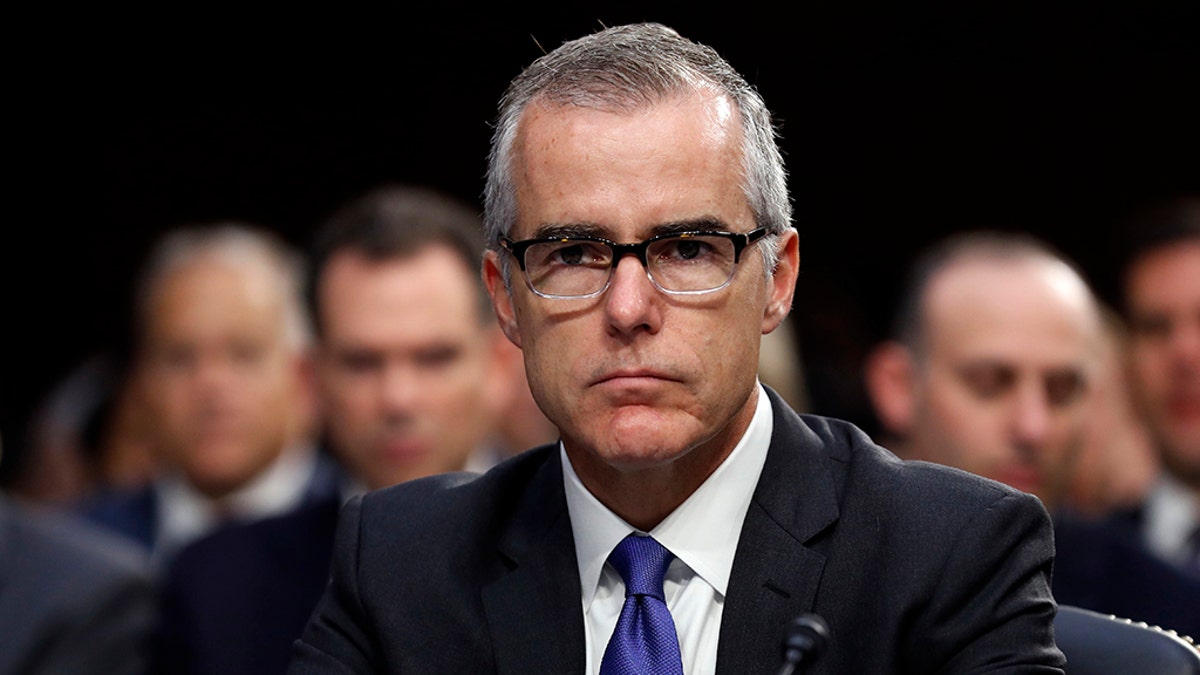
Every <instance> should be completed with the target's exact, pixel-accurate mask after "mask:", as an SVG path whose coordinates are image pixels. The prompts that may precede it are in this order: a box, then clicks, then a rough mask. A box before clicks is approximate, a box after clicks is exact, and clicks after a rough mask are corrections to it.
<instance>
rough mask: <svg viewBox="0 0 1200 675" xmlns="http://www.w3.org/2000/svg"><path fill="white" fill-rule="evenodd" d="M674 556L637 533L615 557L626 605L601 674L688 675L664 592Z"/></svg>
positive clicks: (611, 559)
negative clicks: (685, 671)
mask: <svg viewBox="0 0 1200 675" xmlns="http://www.w3.org/2000/svg"><path fill="white" fill-rule="evenodd" d="M674 557H675V556H674V555H672V554H671V552H670V551H668V550H667V549H665V548H663V545H662V544H660V543H658V542H657V541H655V540H654V539H652V538H650V537H642V536H639V535H638V534H637V533H634V534H630V535H629V536H627V537H625V538H624V539H623V540H621V543H620V544H617V547H616V548H614V549H613V552H612V553H611V554H609V556H608V562H609V564H610V565H612V566H613V568H614V569H616V570H617V573H618V574H620V575H621V578H622V579H624V580H625V604H624V605H623V606H622V607H621V616H619V617H617V625H616V628H615V629H614V630H613V634H612V637H611V638H610V639H609V641H608V646H607V647H606V648H605V650H604V658H603V659H602V660H601V663H600V675H646V674H647V673H653V674H654V675H683V660H682V658H681V656H680V653H679V638H678V636H677V635H676V634H675V621H674V620H673V619H672V618H671V611H670V610H669V609H667V603H666V601H665V598H664V594H663V577H664V576H666V574H667V567H668V566H670V564H671V559H672V558H674Z"/></svg>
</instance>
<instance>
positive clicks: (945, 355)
mask: <svg viewBox="0 0 1200 675" xmlns="http://www.w3.org/2000/svg"><path fill="white" fill-rule="evenodd" d="M1102 321H1103V319H1102V315H1101V311H1100V306H1099V304H1098V302H1097V301H1096V299H1095V297H1094V296H1093V294H1092V292H1091V290H1090V288H1089V287H1088V284H1087V282H1086V281H1085V280H1084V278H1083V277H1082V276H1081V275H1080V273H1079V272H1078V271H1077V270H1076V269H1075V268H1074V267H1073V266H1072V265H1071V264H1070V263H1069V262H1068V261H1067V260H1066V259H1065V258H1063V257H1062V256H1061V255H1060V254H1058V253H1057V252H1055V251H1053V250H1052V249H1051V248H1050V247H1049V246H1047V245H1046V244H1045V243H1044V242H1041V241H1038V240H1036V239H1034V238H1032V237H1028V236H1024V235H1019V234H1001V233H991V232H971V233H966V234H962V235H958V236H956V237H951V238H950V239H948V240H946V241H943V242H940V243H939V244H938V245H937V246H935V247H933V248H932V249H931V250H929V251H927V252H926V253H925V255H924V256H923V257H922V258H921V259H920V260H919V261H918V262H917V263H916V265H915V266H914V269H913V271H912V274H911V278H910V282H909V286H908V287H907V290H906V293H905V294H904V295H903V296H902V301H901V304H900V308H899V311H898V313H897V321H896V327H895V329H894V332H893V338H892V339H891V340H888V341H886V342H884V343H882V344H880V345H879V346H877V347H876V349H875V350H874V351H873V353H872V354H871V355H870V357H869V358H868V362H867V366H866V371H865V377H866V383H867V389H868V392H869V394H870V396H871V399H872V401H873V403H874V405H875V409H876V411H877V413H878V416H879V419H880V421H881V423H882V425H883V426H884V428H885V429H886V430H887V433H888V434H889V435H891V436H893V438H892V439H891V442H890V445H889V447H892V448H894V449H895V451H896V452H897V454H899V455H901V456H903V457H905V458H907V459H918V460H925V461H930V462H936V463H939V464H946V465H949V466H954V467H957V468H960V469H963V470H966V471H970V472H972V473H976V474H979V475H982V476H985V477H988V478H992V479H994V480H998V481H1000V482H1003V483H1007V484H1009V485H1011V486H1013V487H1016V488H1018V489H1020V490H1022V491H1025V492H1029V493H1032V494H1034V495H1036V496H1037V497H1038V498H1040V499H1041V500H1042V502H1043V503H1044V504H1045V505H1046V507H1047V510H1049V511H1050V513H1051V514H1052V515H1053V516H1054V518H1055V538H1056V549H1057V556H1056V559H1055V566H1054V576H1053V583H1054V593H1055V597H1056V599H1057V600H1058V601H1059V602H1060V603H1063V604H1070V605H1078V606H1082V607H1085V608H1087V609H1092V610H1096V611H1102V612H1105V613H1111V614H1117V615H1119V616H1123V617H1126V618H1131V619H1134V620H1138V621H1147V622H1149V623H1156V624H1158V625H1162V626H1164V627H1167V628H1172V629H1176V630H1179V631H1181V632H1188V633H1189V634H1195V633H1194V632H1192V631H1196V630H1197V628H1198V626H1197V622H1198V618H1197V614H1196V613H1195V611H1194V610H1195V608H1196V607H1200V584H1196V583H1193V582H1192V580H1189V579H1187V578H1186V577H1183V576H1182V575H1179V574H1177V573H1175V571H1174V570H1171V569H1170V568H1169V567H1167V566H1165V565H1161V564H1159V563H1158V561H1156V560H1153V559H1152V558H1150V557H1149V556H1145V555H1143V554H1141V553H1140V552H1139V551H1137V550H1136V548H1134V547H1131V546H1127V545H1125V544H1124V543H1123V542H1121V541H1120V540H1119V539H1117V538H1115V537H1112V536H1109V535H1108V533H1106V532H1104V531H1103V530H1102V529H1101V528H1099V527H1097V526H1096V525H1095V524H1094V523H1092V522H1090V521H1087V520H1084V519H1083V518H1080V517H1078V515H1076V514H1074V513H1073V512H1072V509H1071V508H1070V507H1069V506H1068V505H1067V503H1066V501H1065V499H1066V496H1067V494H1068V490H1069V488H1070V486H1071V483H1072V480H1073V479H1074V471H1075V468H1076V465H1077V462H1078V458H1079V453H1080V451H1081V448H1082V447H1083V442H1084V439H1085V434H1086V430H1087V425H1088V423H1089V418H1088V414H1089V412H1090V411H1091V410H1092V409H1093V408H1091V407H1090V406H1089V398H1088V396H1089V387H1092V386H1094V383H1095V380H1096V379H1097V376H1098V374H1099V373H1100V367H1101V365H1102V363H1101V356H1102V352H1101V349H1102V348H1103V346H1104V343H1103V342H1102V340H1103V339H1104V337H1105V333H1104V330H1105V326H1104V324H1103V323H1102Z"/></svg>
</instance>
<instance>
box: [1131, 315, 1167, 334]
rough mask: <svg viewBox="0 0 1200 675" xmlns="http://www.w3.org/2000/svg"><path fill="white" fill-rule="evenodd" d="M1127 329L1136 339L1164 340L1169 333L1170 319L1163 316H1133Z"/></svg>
mask: <svg viewBox="0 0 1200 675" xmlns="http://www.w3.org/2000/svg"><path fill="white" fill-rule="evenodd" d="M1129 328H1130V331H1131V332H1132V333H1133V334H1134V335H1135V336H1137V337H1142V338H1164V337H1166V336H1167V335H1169V334H1170V333H1171V319H1170V317H1168V316H1166V315H1163V314H1148V315H1143V316H1135V317H1134V318H1133V320H1132V321H1130V323H1129Z"/></svg>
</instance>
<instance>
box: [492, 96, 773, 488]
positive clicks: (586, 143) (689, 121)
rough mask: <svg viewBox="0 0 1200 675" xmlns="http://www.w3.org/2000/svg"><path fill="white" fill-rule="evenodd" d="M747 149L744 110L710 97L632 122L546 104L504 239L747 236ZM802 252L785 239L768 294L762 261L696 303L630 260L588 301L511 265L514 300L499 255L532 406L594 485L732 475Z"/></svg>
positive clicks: (505, 311) (501, 306) (750, 258)
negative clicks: (544, 286)
mask: <svg viewBox="0 0 1200 675" xmlns="http://www.w3.org/2000/svg"><path fill="white" fill-rule="evenodd" d="M740 141H741V131H740V127H739V123H738V119H737V113H736V112H735V110H734V108H733V107H732V106H731V105H730V104H729V103H728V102H727V101H726V100H725V99H723V98H719V97H716V96H711V95H707V96H703V97H700V96H695V97H690V98H685V99H682V100H671V101H666V102H663V103H660V104H656V105H654V106H652V107H650V108H648V109H643V110H638V111H635V112H632V113H610V112H602V111H598V110H590V109H583V108H574V107H567V108H562V107H551V106H546V105H539V104H537V103H535V104H534V105H533V106H531V107H530V108H529V109H528V110H527V111H526V112H525V114H524V118H523V120H522V125H521V129H520V133H519V137H518V141H517V148H516V153H515V160H514V161H515V167H514V175H515V183H516V190H517V198H518V219H517V223H516V225H515V226H514V228H513V231H512V232H510V233H509V236H510V237H511V238H512V239H514V240H520V239H525V238H530V237H536V236H542V235H547V234H552V233H562V232H566V231H571V232H574V233H584V232H585V233H590V234H594V235H597V236H601V237H604V238H607V239H611V240H613V241H616V242H620V243H629V242H638V241H641V240H644V239H646V238H648V237H650V236H652V235H654V234H656V233H658V232H660V231H662V230H665V229H672V228H679V229H725V230H729V231H734V232H748V231H750V230H752V229H754V227H755V222H754V218H753V216H752V214H751V211H750V208H749V206H748V205H747V202H746V199H745V197H744V195H743V193H742V189H741V171H740V157H741V151H740ZM794 237H795V234H794V233H793V232H789V233H788V234H787V235H784V236H783V237H782V241H783V242H785V243H784V246H783V249H784V250H785V253H784V254H783V255H782V258H783V263H782V264H781V265H780V269H781V270H782V271H781V272H780V273H778V274H777V275H776V276H775V278H774V279H773V280H772V281H767V278H766V276H765V275H764V269H763V256H762V252H761V250H759V248H760V247H759V246H752V247H750V248H748V249H747V250H746V251H744V252H743V254H742V257H741V262H740V263H739V265H738V267H737V269H736V273H735V275H734V278H733V280H732V282H731V283H730V284H729V286H727V287H725V288H723V289H721V290H718V291H715V292H712V293H708V294H704V295H693V296H679V295H668V294H665V293H663V292H661V291H659V290H657V289H655V288H654V287H653V286H652V285H651V283H650V281H649V279H648V278H647V276H646V272H645V269H644V268H643V267H642V265H641V263H640V262H639V261H638V260H637V258H636V257H634V256H626V257H624V258H622V259H621V260H620V261H619V263H618V264H617V267H616V269H615V270H614V272H613V277H612V281H611V285H610V286H609V288H608V290H606V291H605V292H604V293H602V294H601V295H599V296H598V297H594V298H588V299H546V298H542V297H538V296H536V295H534V294H533V293H532V292H531V291H530V290H529V289H528V287H527V286H526V285H525V281H524V278H523V277H522V272H521V271H520V269H519V267H518V266H517V265H516V264H515V263H514V264H513V265H512V270H513V280H512V284H511V286H512V288H511V295H510V294H509V292H506V291H505V289H504V288H503V286H502V284H501V283H500V281H499V272H498V271H497V267H498V265H499V262H498V259H497V256H498V254H496V253H489V254H488V257H487V260H486V261H485V268H484V274H485V279H486V280H487V281H488V284H489V290H490V291H491V292H492V294H493V302H494V303H495V305H496V308H497V312H498V315H499V316H500V319H501V325H502V327H504V329H505V332H506V333H507V334H508V335H509V337H510V339H512V340H513V342H514V343H516V344H517V345H518V346H520V347H521V348H522V349H523V350H524V353H525V364H526V372H527V374H528V378H529V384H530V388H531V390H532V392H533V394H534V397H535V399H536V400H537V402H538V404H539V406H540V407H541V408H542V410H543V411H544V412H545V413H546V416H547V417H548V418H549V419H550V420H551V421H552V422H553V423H554V424H555V425H557V427H558V429H559V431H560V433H561V435H562V438H563V440H564V443H565V446H566V448H567V451H568V453H569V454H570V456H571V460H572V463H573V465H574V467H575V470H576V471H577V472H578V473H579V475H580V478H581V479H582V480H583V481H584V484H585V485H588V487H589V488H592V489H593V491H595V485H596V484H597V482H598V481H599V480H600V479H598V476H601V475H606V474H611V473H613V472H628V471H637V470H642V469H647V468H655V467H663V466H665V465H671V464H673V463H674V465H675V466H680V465H684V466H686V465H690V466H693V467H703V468H697V469H696V470H698V471H700V472H701V473H704V475H707V473H705V472H707V471H711V470H712V468H714V467H715V466H716V464H717V463H719V462H720V461H721V460H722V459H724V457H725V456H726V455H727V454H728V452H729V451H730V450H731V449H732V447H733V444H734V443H736V441H737V439H738V438H739V437H740V435H741V433H742V432H743V431H744V430H745V428H746V425H747V424H749V420H750V417H751V416H752V415H753V411H754V402H755V398H754V396H755V395H756V394H755V393H754V389H753V386H754V382H755V376H756V371H757V367H758V350H759V341H760V339H761V335H762V334H763V333H764V332H769V331H770V330H773V329H774V328H775V326H776V325H778V323H779V322H780V321H781V320H782V319H783V316H784V315H786V313H787V310H788V308H789V307H790V304H791V297H792V291H793V288H794V283H795V273H794V272H795V271H794V265H795V262H796V260H795V248H796V247H795V242H794ZM682 458H687V461H686V462H682V463H681V462H680V461H679V460H681V459H682Z"/></svg>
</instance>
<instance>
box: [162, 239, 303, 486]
mask: <svg viewBox="0 0 1200 675" xmlns="http://www.w3.org/2000/svg"><path fill="white" fill-rule="evenodd" d="M283 302H284V301H283V296H282V293H281V289H280V288H279V284H278V283H277V282H276V281H275V280H274V278H273V277H272V275H271V273H269V272H266V271H264V270H262V269H257V268H251V267H249V266H247V265H241V266H234V265H230V264H227V263H224V262H220V261H217V260H215V259H201V260H197V261H194V262H191V263H188V264H187V265H186V266H184V267H181V268H178V269H176V270H174V271H173V272H170V273H169V275H168V276H167V277H166V278H164V279H163V280H162V281H161V283H160V284H159V286H158V289H157V292H156V293H155V294H154V295H153V297H152V299H151V301H150V306H149V308H148V310H149V311H148V316H147V318H146V323H145V335H144V338H145V343H144V344H145V349H144V351H143V354H142V355H141V364H140V366H141V367H140V372H139V382H140V384H141V387H142V392H141V393H142V395H143V396H142V400H143V401H144V402H145V404H146V406H147V412H148V418H149V419H150V420H153V423H152V426H153V430H152V433H153V434H154V436H155V440H156V444H157V446H158V447H159V448H161V450H162V452H163V453H164V458H165V459H166V460H167V462H168V464H174V465H177V466H179V467H180V468H182V470H183V471H184V473H185V474H186V475H187V477H188V478H189V479H190V480H191V482H192V483H193V484H194V485H195V486H196V487H197V488H198V489H200V490H201V491H202V492H204V493H206V494H208V495H209V496H213V497H217V496H221V495H224V494H226V493H228V492H231V491H233V490H236V489H238V488H240V487H242V486H244V485H245V484H246V483H247V482H248V481H250V480H251V479H252V478H254V477H255V476H256V475H258V473H259V472H260V471H261V470H262V469H264V468H265V467H266V466H267V465H268V464H270V463H271V462H272V461H273V460H274V459H275V458H276V457H278V456H279V453H280V452H281V451H282V449H283V447H284V446H285V445H286V444H287V443H288V442H289V441H290V440H291V439H292V436H293V434H294V433H295V430H296V429H297V428H298V425H299V424H300V421H299V419H300V415H301V412H300V411H301V406H302V405H303V400H304V393H303V387H304V381H303V378H302V375H301V374H302V372H303V366H302V364H301V362H300V359H301V356H300V354H299V352H298V351H297V350H296V349H295V348H294V347H292V346H290V345H289V342H288V336H287V332H286V326H287V323H286V321H285V312H284V304H283Z"/></svg>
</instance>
